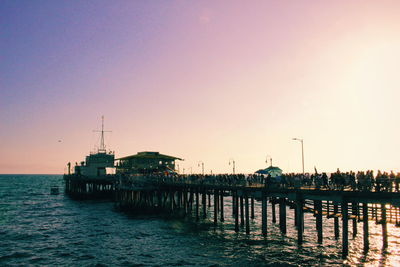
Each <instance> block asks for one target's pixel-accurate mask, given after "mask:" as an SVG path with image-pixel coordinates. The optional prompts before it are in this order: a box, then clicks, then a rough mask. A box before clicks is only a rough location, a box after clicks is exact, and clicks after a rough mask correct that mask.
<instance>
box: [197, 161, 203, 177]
mask: <svg viewBox="0 0 400 267" xmlns="http://www.w3.org/2000/svg"><path fill="white" fill-rule="evenodd" d="M200 164H201V173H202V174H203V175H204V162H202V161H201V160H200V161H199V163H198V164H197V165H198V167H200Z"/></svg>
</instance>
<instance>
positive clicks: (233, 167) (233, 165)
mask: <svg viewBox="0 0 400 267" xmlns="http://www.w3.org/2000/svg"><path fill="white" fill-rule="evenodd" d="M231 162H232V171H233V174H235V160H234V159H230V160H229V165H231Z"/></svg>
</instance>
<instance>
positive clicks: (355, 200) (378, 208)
mask: <svg viewBox="0 0 400 267" xmlns="http://www.w3.org/2000/svg"><path fill="white" fill-rule="evenodd" d="M66 192H67V193H69V194H72V195H74V196H78V195H80V194H82V195H83V196H88V195H90V194H94V193H95V194H99V195H107V194H113V195H114V201H115V205H116V207H118V208H120V209H121V210H125V211H132V212H135V213H145V212H152V213H168V214H172V213H174V214H179V215H182V216H192V217H193V218H194V219H195V220H196V221H200V220H204V219H207V216H208V214H212V216H213V218H211V219H212V220H213V223H214V225H218V224H219V223H223V222H224V221H225V216H227V215H226V214H224V210H226V209H224V207H226V205H231V206H230V209H231V211H232V216H233V218H234V221H235V223H234V230H235V231H236V232H239V231H241V230H242V229H243V230H244V231H245V233H246V234H249V233H250V232H251V231H261V233H262V234H263V235H265V236H267V235H268V232H269V231H268V228H267V225H268V224H267V221H268V220H271V221H272V222H273V223H278V224H279V229H280V231H281V233H282V234H286V232H287V227H290V226H288V225H287V212H288V211H289V212H290V211H291V210H292V211H293V217H294V225H293V226H294V227H295V228H296V230H297V242H298V244H299V245H301V244H302V243H303V240H304V236H303V234H304V219H305V217H304V213H312V214H313V215H314V216H313V217H315V232H316V240H317V242H318V243H320V244H323V239H324V226H323V217H325V218H327V219H333V221H334V235H335V238H336V239H339V237H340V232H341V240H342V255H343V258H346V257H347V255H348V251H349V250H348V248H349V227H351V228H352V235H353V237H355V236H356V235H357V234H358V232H357V224H358V223H363V233H362V234H363V240H364V241H363V243H364V251H365V252H367V251H368V249H369V223H370V221H375V222H376V223H378V224H381V225H382V238H383V239H382V243H383V247H384V248H385V247H387V246H388V238H387V223H393V224H396V225H397V226H400V209H399V207H400V193H398V192H373V191H351V190H328V189H324V188H318V189H317V188H312V187H298V188H293V187H292V188H281V187H279V186H278V185H275V186H273V185H265V184H230V183H226V184H223V183H220V182H215V183H205V182H203V181H201V182H193V181H189V180H185V179H184V178H178V179H176V178H169V177H160V176H154V177H152V176H146V177H145V176H135V177H133V178H132V177H130V178H129V179H124V178H121V177H120V178H114V179H109V180H108V181H105V180H103V181H102V182H99V181H97V182H96V181H89V180H86V181H85V182H84V181H76V179H75V180H74V179H71V178H70V177H69V178H68V177H67V178H66ZM96 192H97V193H96ZM99 192H100V193H99ZM227 198H230V199H231V200H232V201H225V200H226V199H227ZM256 201H258V202H261V203H260V204H261V205H257V207H259V206H261V211H259V212H257V214H261V229H251V228H250V225H251V223H250V222H251V221H250V220H252V219H254V218H255V214H256V212H255V207H256V205H255V202H256ZM228 203H229V204H228ZM268 205H271V213H272V214H271V215H270V214H268V213H267V210H268V209H267V208H268ZM287 207H288V208H289V209H287ZM209 209H211V210H212V211H213V212H209ZM276 209H278V210H276ZM277 213H278V218H279V221H277V215H276V214H277ZM340 220H341V221H342V223H341V229H340V226H339V221H340ZM349 222H350V225H349Z"/></svg>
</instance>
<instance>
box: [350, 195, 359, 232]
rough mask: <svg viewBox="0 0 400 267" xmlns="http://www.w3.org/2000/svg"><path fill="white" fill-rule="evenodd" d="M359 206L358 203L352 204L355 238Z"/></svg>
mask: <svg viewBox="0 0 400 267" xmlns="http://www.w3.org/2000/svg"><path fill="white" fill-rule="evenodd" d="M357 209H358V205H357V203H356V202H353V203H351V215H353V219H352V220H353V238H355V237H356V236H357V213H358V210H357Z"/></svg>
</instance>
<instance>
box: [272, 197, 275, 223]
mask: <svg viewBox="0 0 400 267" xmlns="http://www.w3.org/2000/svg"><path fill="white" fill-rule="evenodd" d="M271 203H272V205H271V208H272V222H273V223H276V213H275V198H274V197H273V198H271Z"/></svg>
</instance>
